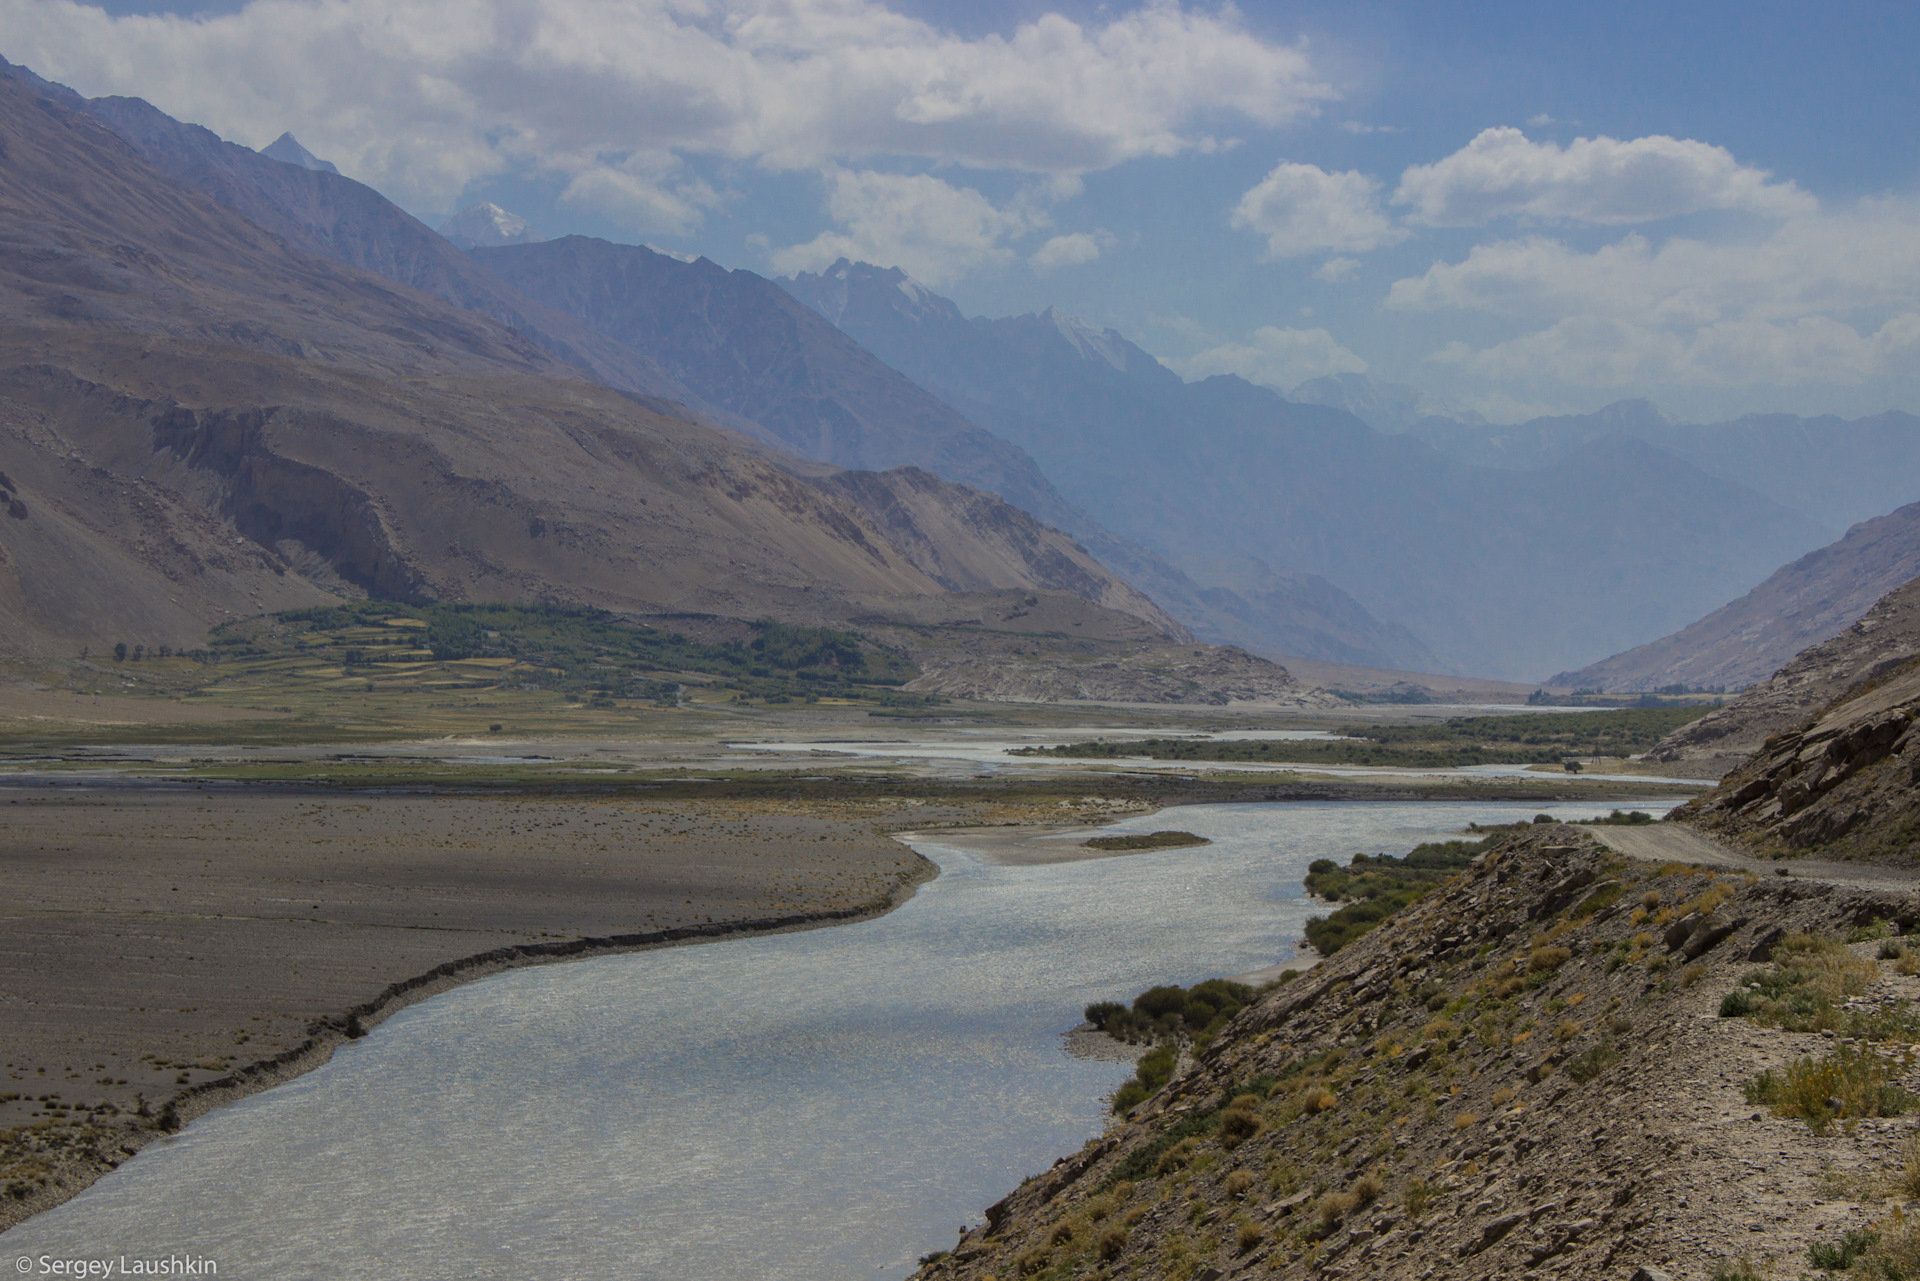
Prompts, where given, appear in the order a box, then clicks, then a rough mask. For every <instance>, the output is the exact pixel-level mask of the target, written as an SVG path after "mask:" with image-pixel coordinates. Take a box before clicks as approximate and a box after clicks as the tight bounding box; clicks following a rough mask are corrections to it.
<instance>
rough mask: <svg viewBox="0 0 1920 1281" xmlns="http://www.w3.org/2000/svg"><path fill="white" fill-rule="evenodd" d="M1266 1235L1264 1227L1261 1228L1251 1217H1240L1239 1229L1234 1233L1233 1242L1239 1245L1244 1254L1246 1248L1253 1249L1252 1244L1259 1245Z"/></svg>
mask: <svg viewBox="0 0 1920 1281" xmlns="http://www.w3.org/2000/svg"><path fill="white" fill-rule="evenodd" d="M1266 1235H1267V1233H1266V1229H1264V1228H1262V1227H1261V1226H1260V1225H1259V1224H1258V1223H1255V1222H1254V1221H1253V1220H1252V1219H1242V1220H1241V1221H1240V1231H1239V1232H1238V1233H1236V1234H1235V1235H1234V1242H1235V1244H1237V1245H1238V1246H1239V1247H1240V1252H1241V1253H1242V1254H1245V1253H1246V1252H1247V1251H1248V1250H1251V1249H1253V1247H1254V1246H1256V1245H1259V1244H1260V1242H1261V1241H1262V1240H1263V1239H1264V1238H1265V1237H1266Z"/></svg>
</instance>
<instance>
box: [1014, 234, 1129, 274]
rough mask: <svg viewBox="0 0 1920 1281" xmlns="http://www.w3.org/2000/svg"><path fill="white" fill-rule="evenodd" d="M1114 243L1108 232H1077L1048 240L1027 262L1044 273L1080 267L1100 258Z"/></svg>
mask: <svg viewBox="0 0 1920 1281" xmlns="http://www.w3.org/2000/svg"><path fill="white" fill-rule="evenodd" d="M1112 243H1113V237H1112V235H1110V234H1108V233H1107V232H1104V231H1102V232H1085V231H1076V232H1072V233H1070V234H1068V235H1064V236H1055V237H1053V238H1052V239H1050V240H1048V241H1047V243H1046V244H1044V245H1041V246H1040V247H1039V248H1038V249H1036V250H1034V252H1033V254H1032V256H1030V257H1029V258H1028V259H1027V261H1028V262H1029V263H1032V264H1033V269H1034V270H1035V271H1042V272H1045V271H1053V270H1054V269H1056V268H1059V267H1078V266H1080V265H1081V264H1082V263H1089V262H1092V261H1093V260H1094V259H1096V258H1098V257H1099V256H1100V251H1101V250H1102V249H1104V248H1105V247H1106V246H1108V245H1110V244H1112Z"/></svg>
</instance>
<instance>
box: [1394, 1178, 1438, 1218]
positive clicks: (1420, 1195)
mask: <svg viewBox="0 0 1920 1281" xmlns="http://www.w3.org/2000/svg"><path fill="white" fill-rule="evenodd" d="M1401 1200H1402V1201H1403V1202H1405V1204H1406V1207H1407V1214H1408V1215H1410V1216H1411V1217H1413V1218H1416V1219H1417V1218H1419V1217H1420V1216H1421V1215H1423V1214H1425V1213H1426V1212H1427V1205H1428V1203H1429V1202H1431V1201H1432V1200H1433V1188H1432V1187H1431V1186H1430V1185H1429V1184H1428V1183H1427V1181H1426V1180H1425V1179H1415V1180H1413V1181H1412V1182H1411V1183H1409V1184H1407V1187H1406V1191H1405V1192H1404V1193H1402V1194H1401Z"/></svg>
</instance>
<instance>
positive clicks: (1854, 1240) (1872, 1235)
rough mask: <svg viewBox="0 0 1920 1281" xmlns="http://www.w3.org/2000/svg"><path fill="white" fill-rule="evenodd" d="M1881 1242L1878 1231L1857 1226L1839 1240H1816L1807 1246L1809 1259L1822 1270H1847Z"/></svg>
mask: <svg viewBox="0 0 1920 1281" xmlns="http://www.w3.org/2000/svg"><path fill="white" fill-rule="evenodd" d="M1879 1243H1880V1234H1879V1233H1878V1232H1868V1231H1866V1230H1865V1229H1864V1228H1856V1229H1854V1230H1853V1231H1851V1232H1847V1233H1845V1234H1843V1235H1842V1236H1841V1237H1840V1239H1839V1240H1837V1241H1815V1242H1814V1243H1813V1244H1812V1245H1810V1246H1808V1247H1807V1261H1808V1262H1809V1263H1811V1264H1813V1266H1814V1267H1816V1268H1819V1269H1820V1270H1821V1271H1822V1272H1845V1271H1847V1270H1848V1269H1850V1268H1852V1267H1853V1261H1854V1260H1855V1259H1857V1258H1859V1257H1860V1256H1861V1255H1863V1254H1865V1253H1866V1252H1867V1251H1869V1250H1871V1249H1873V1247H1874V1246H1876V1245H1878V1244H1879Z"/></svg>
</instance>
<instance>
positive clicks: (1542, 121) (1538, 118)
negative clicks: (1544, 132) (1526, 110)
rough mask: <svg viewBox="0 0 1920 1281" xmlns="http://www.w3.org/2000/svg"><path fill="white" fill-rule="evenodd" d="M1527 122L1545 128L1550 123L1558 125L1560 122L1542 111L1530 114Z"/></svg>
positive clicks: (1535, 126)
mask: <svg viewBox="0 0 1920 1281" xmlns="http://www.w3.org/2000/svg"><path fill="white" fill-rule="evenodd" d="M1527 123H1528V124H1529V125H1531V126H1533V127H1534V128H1535V129H1545V128H1546V127H1547V126H1548V125H1557V124H1559V123H1560V122H1559V121H1558V120H1555V119H1554V118H1553V117H1552V116H1550V115H1548V114H1547V113H1546V112H1544V111H1542V112H1540V113H1539V114H1538V115H1532V116H1528V117H1527Z"/></svg>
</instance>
